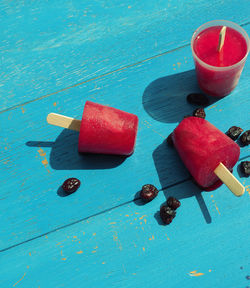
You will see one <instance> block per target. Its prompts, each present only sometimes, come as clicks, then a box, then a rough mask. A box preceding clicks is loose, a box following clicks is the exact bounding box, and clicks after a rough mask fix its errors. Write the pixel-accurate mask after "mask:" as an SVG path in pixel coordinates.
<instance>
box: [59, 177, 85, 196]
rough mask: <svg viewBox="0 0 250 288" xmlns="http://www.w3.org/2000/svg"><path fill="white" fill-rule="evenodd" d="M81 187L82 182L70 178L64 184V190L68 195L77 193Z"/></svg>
mask: <svg viewBox="0 0 250 288" xmlns="http://www.w3.org/2000/svg"><path fill="white" fill-rule="evenodd" d="M80 185H81V182H80V180H78V179H77V178H69V179H67V180H65V181H64V182H63V185H62V188H63V190H64V191H65V192H66V193H68V194H71V193H73V192H75V191H76V190H77V189H78V188H79V187H80Z"/></svg>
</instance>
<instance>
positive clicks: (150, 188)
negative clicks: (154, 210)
mask: <svg viewBox="0 0 250 288" xmlns="http://www.w3.org/2000/svg"><path fill="white" fill-rule="evenodd" d="M158 193H159V190H158V189H157V188H156V187H155V186H154V185H152V184H145V185H143V186H142V189H141V192H140V197H141V199H142V200H143V201H144V202H150V201H152V200H153V199H154V198H155V197H156V196H157V195H158Z"/></svg>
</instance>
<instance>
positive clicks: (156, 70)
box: [0, 26, 250, 249]
mask: <svg viewBox="0 0 250 288" xmlns="http://www.w3.org/2000/svg"><path fill="white" fill-rule="evenodd" d="M247 27H248V26H247ZM189 50H190V49H189V48H187V47H185V48H183V49H181V50H178V51H175V52H174V53H171V54H167V55H164V56H162V57H157V58H154V59H152V60H150V61H147V62H145V63H143V64H140V65H137V66H134V67H131V68H129V69H126V71H125V70H124V71H121V72H119V73H117V75H116V74H112V75H109V76H107V77H106V78H101V79H99V80H96V81H94V82H89V83H86V84H85V85H83V86H81V87H75V88H74V89H71V91H70V92H69V91H65V92H63V93H60V94H56V95H53V96H51V97H48V98H45V99H42V100H40V101H35V102H32V103H30V104H27V105H25V106H24V107H18V108H16V109H15V110H12V111H8V112H5V113H2V114H0V122H1V123H5V129H2V133H3V134H2V137H3V141H2V143H1V147H2V149H1V151H3V153H2V161H1V170H3V173H2V174H1V176H0V179H1V180H0V181H1V183H2V187H3V193H2V195H1V198H2V201H0V209H1V211H2V221H3V222H4V223H6V225H5V226H4V229H3V230H1V232H0V233H1V238H0V239H1V245H0V247H1V249H4V248H6V247H9V246H12V245H15V244H18V243H20V242H23V241H26V240H27V239H29V238H33V237H37V236H39V235H41V234H44V233H47V232H48V231H51V230H54V229H57V228H59V227H62V226H64V225H67V224H68V223H73V222H76V221H79V220H81V219H83V218H85V217H88V216H90V215H94V214H96V213H99V212H101V211H103V210H106V209H109V208H111V207H115V206H117V205H121V204H122V203H124V202H127V201H131V200H132V199H134V197H135V195H136V193H137V192H138V191H139V190H140V188H141V186H142V185H144V184H145V183H153V184H155V185H156V186H157V187H158V188H159V189H161V188H164V187H167V186H169V185H173V184H175V183H178V182H180V181H183V180H186V179H188V178H189V174H188V172H187V171H186V169H185V168H184V167H183V164H182V162H181V161H180V160H179V158H178V156H177V154H176V152H175V151H174V149H171V148H169V147H168V146H167V145H166V143H165V142H164V141H165V138H166V137H167V136H168V135H169V134H170V133H171V132H172V130H173V129H174V128H175V127H176V125H177V124H178V122H179V121H181V119H182V118H183V116H184V115H187V114H191V113H192V111H193V109H194V108H195V107H194V106H192V105H189V104H188V103H187V102H186V95H187V94H188V93H191V92H194V91H199V90H197V89H198V88H197V86H196V80H195V74H194V72H193V71H192V70H191V69H192V68H193V62H192V59H191V58H190V57H191V55H190V51H189ZM184 55H189V58H187V57H186V56H184ZM185 62H186V63H185ZM175 63H182V64H179V66H180V67H179V68H178V64H175ZM248 63H250V62H249V61H248V62H247V66H246V70H245V71H244V74H243V75H242V78H241V80H240V81H241V82H240V85H239V86H238V87H237V89H236V90H235V91H234V92H233V93H232V95H230V96H228V97H226V98H224V99H221V100H220V101H217V102H214V103H212V104H211V105H209V106H208V107H207V108H206V112H207V119H208V120H209V121H211V122H212V123H213V124H214V125H216V126H217V127H218V128H220V129H221V130H222V131H225V132H226V131H227V129H228V128H229V127H231V126H232V125H239V126H241V127H242V128H243V129H245V130H246V129H248V127H249V114H248V113H242V111H241V108H240V107H248V106H249V99H248V98H247V97H246V96H245V95H246V93H247V89H246V88H247V85H248V77H249V69H247V68H248V67H249V64H248ZM175 67H176V68H175ZM174 69H176V70H174ZM176 71H177V72H176ZM168 73H169V74H168ZM138 75H143V77H140V79H138ZM166 75H167V76H166ZM179 83H182V85H181V86H180V85H179ZM87 99H89V100H93V101H96V102H98V103H103V104H108V105H111V106H114V107H117V108H120V109H123V110H126V111H129V112H133V113H135V114H137V115H138V117H139V119H140V123H139V132H138V138H137V144H136V149H135V153H134V154H133V155H132V156H131V157H129V158H127V159H124V158H121V157H116V156H115V157H114V156H113V157H110V156H103V157H99V156H95V155H92V156H91V155H90V156H80V155H79V154H78V152H77V141H78V134H77V133H76V132H68V131H66V130H62V129H61V128H58V127H52V126H49V125H48V124H47V123H46V116H47V114H48V113H50V112H59V113H62V114H65V115H68V116H73V117H76V118H81V114H82V110H83V105H84V102H85V100H87ZM41 107H43V109H41ZM72 107H74V108H73V109H72ZM237 107H239V108H237ZM244 109H245V108H244ZM228 114H230V115H231V119H237V121H236V120H230V121H228V120H227V121H224V122H222V121H221V119H227V117H228ZM17 123H22V125H20V126H21V127H20V129H18V130H16V125H17ZM246 157H248V158H249V150H248V148H247V147H244V148H242V149H241V159H244V158H246ZM34 171H35V172H34ZM177 171H178V172H177ZM236 174H237V171H236ZM9 175H11V178H12V181H11V183H10V182H9V179H8V177H9ZM68 177H78V178H79V179H80V180H81V181H82V186H81V189H80V190H79V191H78V192H77V193H76V194H74V195H71V196H70V197H60V194H61V190H60V186H61V184H62V183H63V181H64V180H65V179H66V178H68ZM58 194H59V195H58ZM100 195H102V196H100ZM97 199H98V200H97ZM17 219H18V220H17Z"/></svg>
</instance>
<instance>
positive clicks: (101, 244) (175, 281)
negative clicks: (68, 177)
mask: <svg viewBox="0 0 250 288" xmlns="http://www.w3.org/2000/svg"><path fill="white" fill-rule="evenodd" d="M165 193H167V194H166V195H179V196H180V195H183V193H185V194H186V196H187V194H189V196H190V197H186V198H183V199H182V200H181V207H180V208H178V210H177V215H176V217H175V219H174V220H173V222H172V223H171V225H169V226H163V225H161V222H160V220H159V215H158V214H159V208H160V205H161V204H162V203H163V202H164V201H165V196H164V194H163V193H159V195H158V197H157V198H156V199H154V200H153V201H152V202H151V203H148V204H146V205H141V203H140V202H136V203H134V202H132V203H129V204H127V205H124V206H122V207H119V208H117V209H114V210H112V211H109V212H107V213H102V214H100V215H98V216H95V217H92V218H90V219H87V220H85V221H82V222H80V223H78V224H76V225H72V226H70V227H67V228H65V229H63V230H60V231H57V232H54V233H50V234H48V235H44V236H43V237H41V238H39V239H36V240H34V241H31V242H27V243H24V244H23V245H20V246H18V247H15V248H12V249H10V250H8V251H5V252H3V253H1V262H2V263H4V265H2V267H1V278H0V285H1V287H13V286H14V285H15V284H16V283H18V285H16V287H48V288H50V287H53V288H54V287H82V286H83V285H84V287H91V288H92V287H131V288H132V287H135V286H136V287H137V285H139V286H140V287H142V286H143V287H149V288H151V287H166V286H167V287H170V288H176V287H186V288H200V287H204V288H210V287H220V288H228V287H246V286H247V285H248V283H249V280H247V276H248V275H249V269H250V266H249V255H248V251H249V243H248V241H247V239H248V234H249V231H248V230H247V229H245V228H246V225H247V224H248V223H249V221H250V218H249V213H248V211H249V208H250V201H249V195H248V194H245V195H244V196H243V197H242V198H236V197H235V196H233V195H232V194H231V193H230V192H228V191H226V188H225V186H222V187H221V188H219V190H218V191H216V192H215V193H202V194H199V191H198V189H197V187H196V186H195V185H194V184H192V183H191V182H187V183H185V184H181V185H176V186H174V187H172V188H170V189H168V190H167V191H165ZM193 194H195V195H196V197H195V196H192V197H191V195H193ZM197 199H198V201H197ZM203 213H204V214H205V215H206V218H207V219H208V221H206V220H205V219H204V216H203ZM232 227H233V228H232ZM13 267H15V268H14V269H13Z"/></svg>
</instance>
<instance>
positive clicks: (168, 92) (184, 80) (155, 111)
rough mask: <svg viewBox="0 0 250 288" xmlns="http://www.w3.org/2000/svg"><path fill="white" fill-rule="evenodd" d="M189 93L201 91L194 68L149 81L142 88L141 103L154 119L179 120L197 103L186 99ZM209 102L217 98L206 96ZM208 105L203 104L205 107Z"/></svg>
mask: <svg viewBox="0 0 250 288" xmlns="http://www.w3.org/2000/svg"><path fill="white" fill-rule="evenodd" d="M190 93H202V92H201V90H200V88H199V86H198V84H197V80H196V75H195V70H189V71H186V72H182V73H178V74H174V75H169V76H165V77H162V78H158V79H156V80H154V81H153V82H151V83H150V84H149V85H148V86H147V87H146V89H145V90H144V93H143V96H142V104H143V107H144V109H145V111H146V112H147V113H148V114H149V115H150V116H151V117H152V118H153V119H155V120H157V121H160V122H165V123H176V122H180V121H181V120H182V119H183V117H184V116H185V115H191V114H192V112H193V110H194V109H195V108H197V107H202V105H201V106H197V105H192V104H189V103H188V102H187V100H186V98H187V95H188V94H190ZM207 98H208V100H209V104H208V105H211V104H213V103H214V102H216V101H218V100H219V98H215V97H211V96H207ZM208 105H204V106H203V107H206V106H208Z"/></svg>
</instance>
